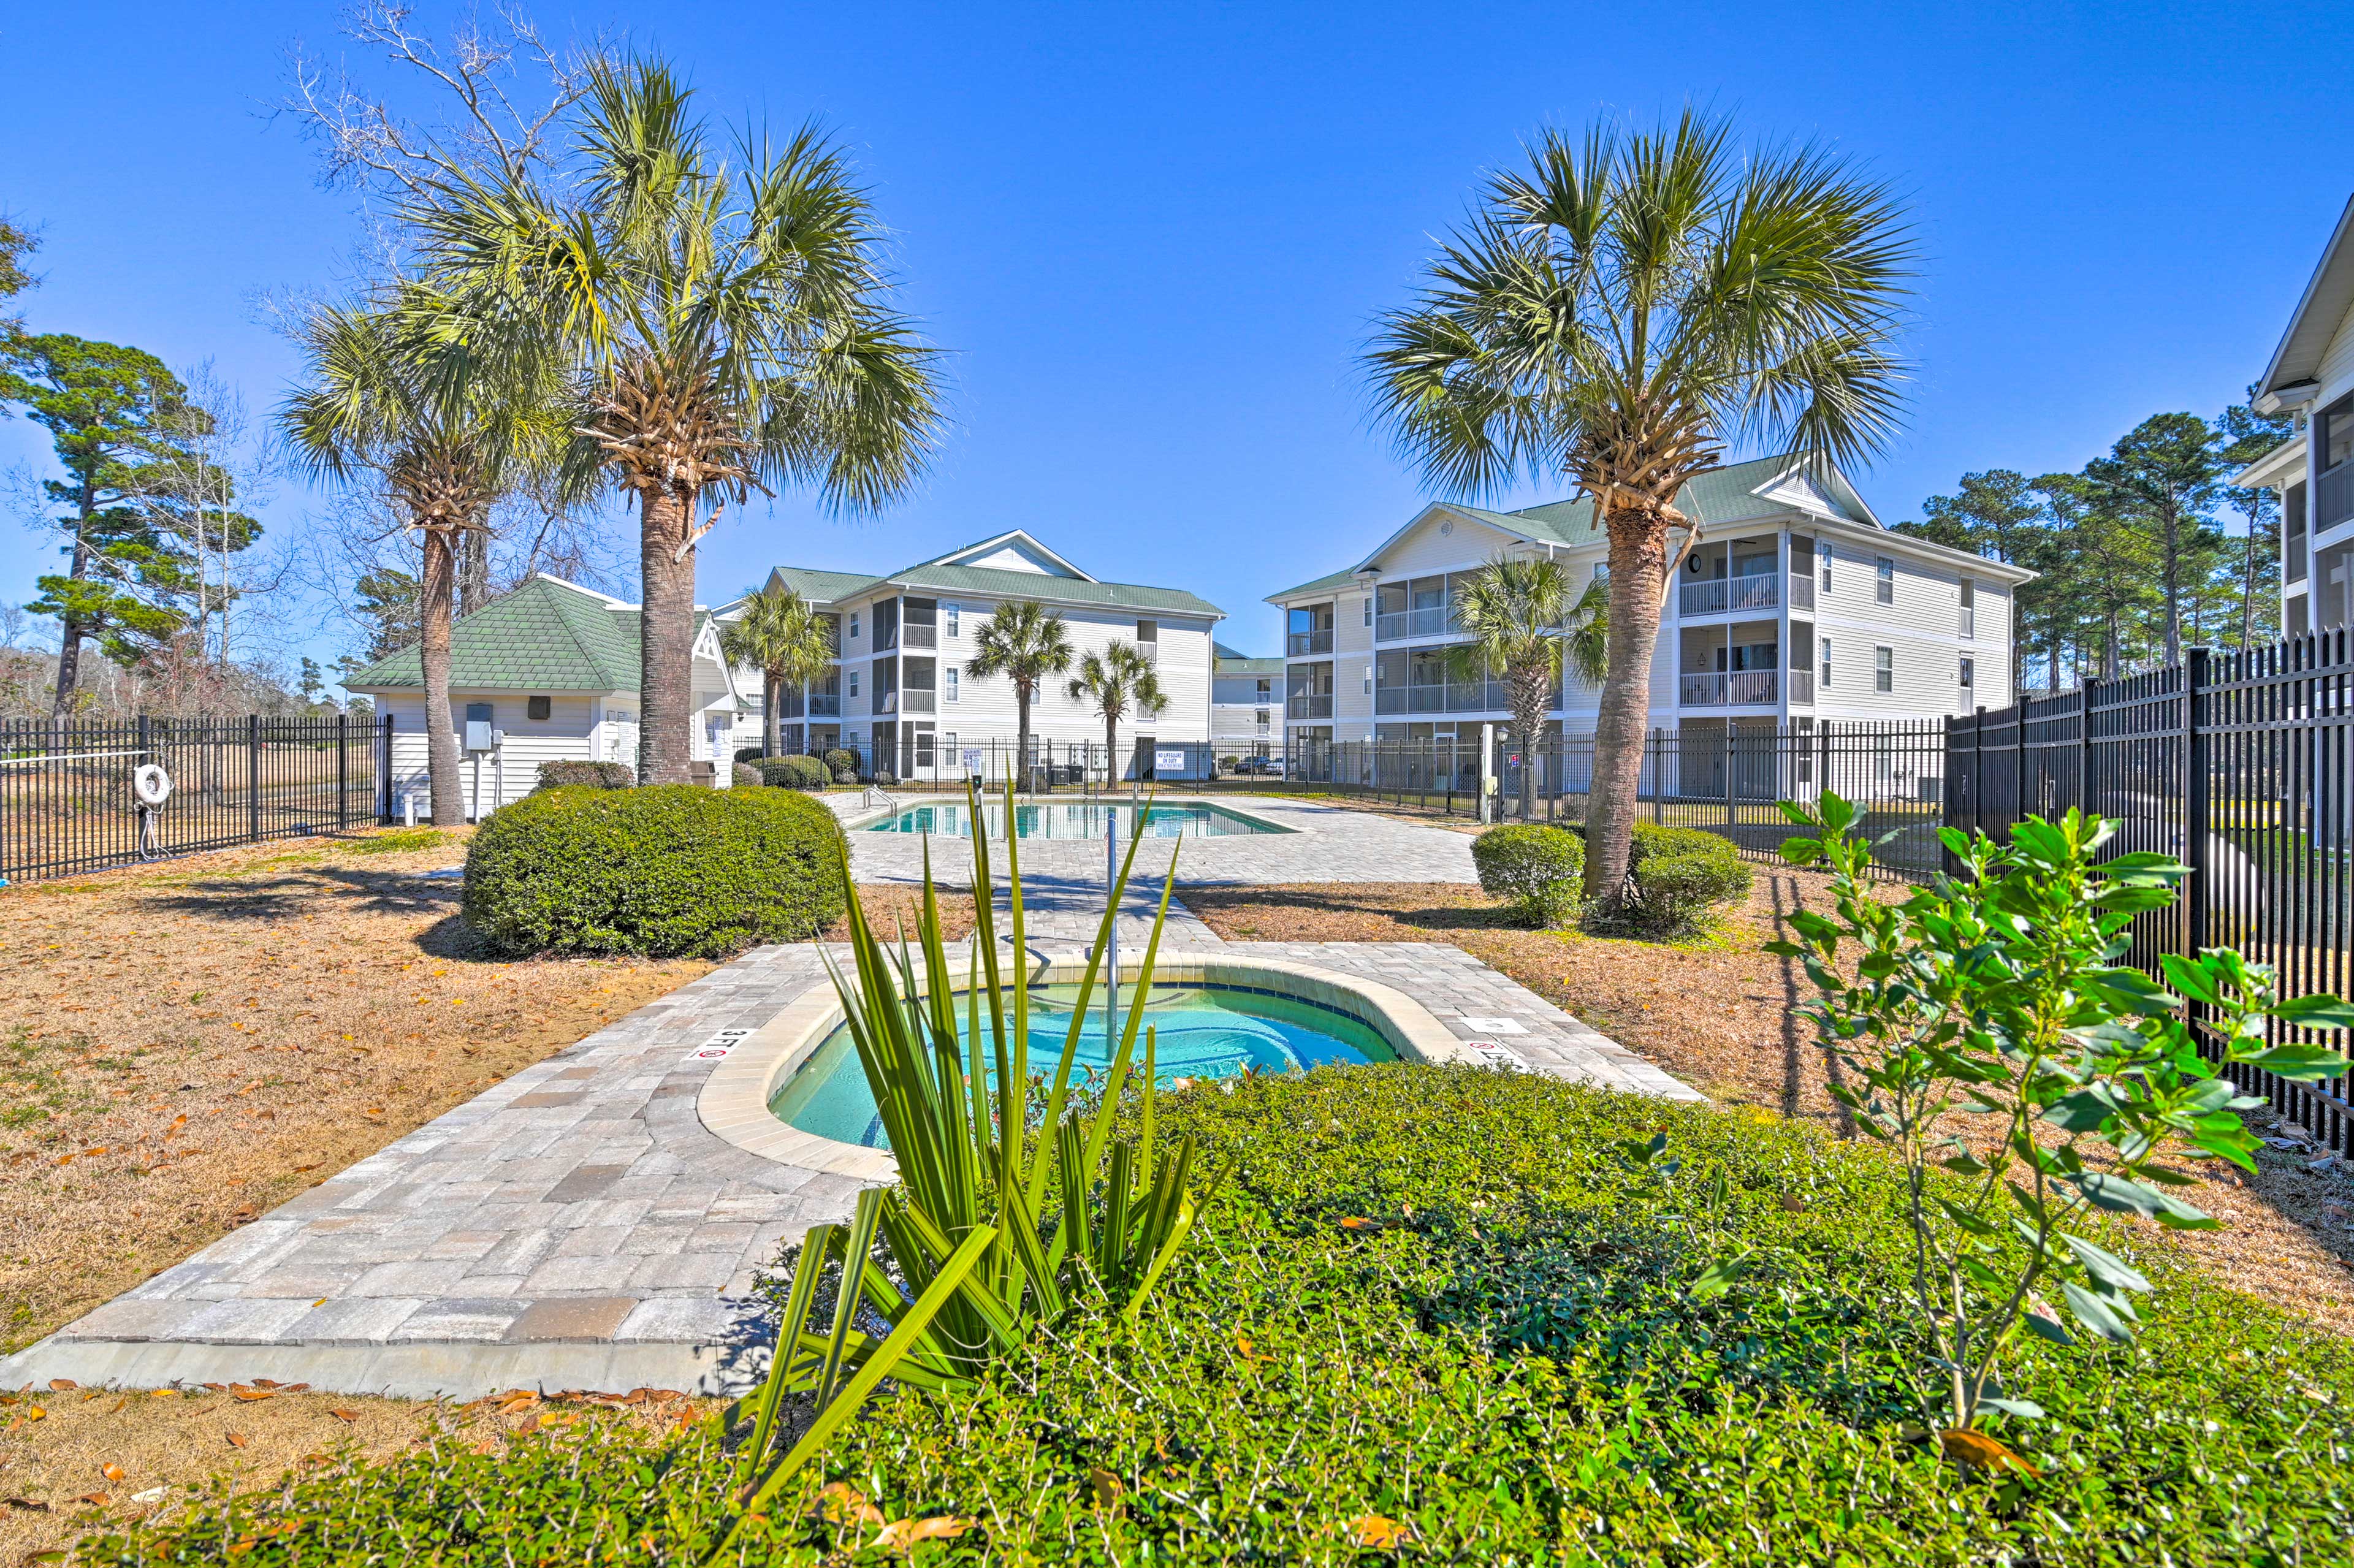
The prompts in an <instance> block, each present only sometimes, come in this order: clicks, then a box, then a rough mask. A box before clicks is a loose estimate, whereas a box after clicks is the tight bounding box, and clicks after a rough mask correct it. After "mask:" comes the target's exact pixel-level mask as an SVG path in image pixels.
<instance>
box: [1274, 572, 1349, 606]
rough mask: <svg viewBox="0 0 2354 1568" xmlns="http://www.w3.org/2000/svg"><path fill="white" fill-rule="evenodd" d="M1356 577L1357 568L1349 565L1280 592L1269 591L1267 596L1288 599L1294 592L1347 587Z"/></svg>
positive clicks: (1315, 591) (1300, 592) (1316, 591)
mask: <svg viewBox="0 0 2354 1568" xmlns="http://www.w3.org/2000/svg"><path fill="white" fill-rule="evenodd" d="M1356 577H1357V568H1356V567H1350V568H1349V569H1348V570H1346V571H1341V572H1329V573H1327V574H1326V575H1324V576H1323V577H1318V578H1317V579H1316V580H1315V581H1313V582H1305V583H1301V584H1299V586H1298V587H1297V588H1285V589H1283V590H1282V591H1281V592H1280V593H1271V594H1269V595H1267V598H1269V599H1289V598H1291V597H1292V596H1293V595H1295V594H1303V593H1321V592H1323V591H1324V590H1325V589H1326V588H1347V587H1348V586H1349V585H1350V584H1351V583H1352V582H1353V581H1355V580H1356Z"/></svg>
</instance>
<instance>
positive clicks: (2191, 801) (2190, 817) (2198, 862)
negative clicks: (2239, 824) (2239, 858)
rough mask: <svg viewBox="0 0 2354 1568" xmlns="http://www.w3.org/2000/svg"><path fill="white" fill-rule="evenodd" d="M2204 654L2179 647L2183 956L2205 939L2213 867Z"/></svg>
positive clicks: (2202, 650) (2201, 650)
mask: <svg viewBox="0 0 2354 1568" xmlns="http://www.w3.org/2000/svg"><path fill="white" fill-rule="evenodd" d="M2208 658H2209V650H2207V649H2205V648H2188V649H2185V650H2184V651H2183V660H2182V770H2183V772H2182V841H2183V842H2182V848H2183V855H2182V858H2183V861H2184V863H2186V864H2188V865H2189V866H2190V886H2189V888H2188V889H2187V890H2186V891H2185V895H2184V897H2183V900H2182V924H2183V943H2182V951H2183V954H2184V956H2185V957H2192V956H2196V954H2197V953H2198V951H2199V949H2200V948H2203V947H2205V946H2206V945H2207V906H2208V888H2207V885H2208V882H2209V880H2210V877H2211V873H2212V871H2213V870H2214V867H2213V866H2212V864H2211V860H2212V857H2211V855H2210V854H2209V853H2207V841H2208V838H2209V835H2210V832H2211V828H2212V827H2213V822H2212V820H2211V819H2212V817H2213V813H2212V811H2211V810H2209V807H2208V800H2207V786H2208V778H2207V772H2208V761H2207V749H2208V736H2207V724H2206V718H2207V715H2206V714H2205V713H2203V712H2202V711H2200V710H2201V708H2202V706H2203V705H2204V704H2205V703H2206V700H2207V662H2208Z"/></svg>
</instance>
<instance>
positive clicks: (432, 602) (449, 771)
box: [417, 528, 466, 828]
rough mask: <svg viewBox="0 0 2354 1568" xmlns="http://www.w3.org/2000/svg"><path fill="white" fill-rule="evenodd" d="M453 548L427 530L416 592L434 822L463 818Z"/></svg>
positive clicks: (446, 537) (448, 823)
mask: <svg viewBox="0 0 2354 1568" xmlns="http://www.w3.org/2000/svg"><path fill="white" fill-rule="evenodd" d="M455 555H456V551H455V550H454V549H453V548H452V546H451V537H450V530H448V529H446V528H428V529H426V530H425V567H424V570H423V571H422V572H421V573H420V574H419V579H418V590H417V616H418V620H417V632H418V636H417V654H418V659H419V662H421V663H422V664H423V665H424V666H425V788H426V796H427V799H428V800H429V801H430V802H431V806H432V812H433V825H434V826H435V827H437V828H450V827H456V826H458V825H459V824H461V823H462V822H463V821H465V820H466V800H465V790H464V788H463V786H462V785H461V783H460V781H459V778H458V731H457V726H456V723H455V721H453V720H452V719H451V716H450V601H451V596H452V595H453V594H454V593H455V592H456V590H457V582H456V580H455V579H456V577H457V572H456V565H457V563H456V560H455V558H454V557H455Z"/></svg>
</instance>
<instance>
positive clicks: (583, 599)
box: [343, 575, 707, 693]
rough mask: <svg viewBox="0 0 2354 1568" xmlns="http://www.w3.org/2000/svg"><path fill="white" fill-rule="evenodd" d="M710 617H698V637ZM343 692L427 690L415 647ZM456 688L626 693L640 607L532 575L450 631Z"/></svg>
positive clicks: (356, 678) (634, 669)
mask: <svg viewBox="0 0 2354 1568" xmlns="http://www.w3.org/2000/svg"><path fill="white" fill-rule="evenodd" d="M705 620H707V617H706V616H705V615H703V614H700V613H698V614H697V616H696V618H695V626H696V631H697V634H698V635H700V632H701V630H702V627H703V626H704V624H705ZM343 684H344V688H345V690H346V691H354V692H358V691H403V690H410V691H415V690H422V689H423V688H424V685H425V663H424V660H423V658H422V657H421V656H420V655H419V652H418V651H417V649H416V648H415V647H413V646H412V647H408V648H404V649H402V650H401V651H400V652H398V653H393V654H388V655H387V656H386V657H384V658H382V659H379V660H377V661H376V662H375V663H373V664H371V665H369V666H368V667H367V668H366V669H365V670H362V671H360V672H359V673H356V674H355V675H353V676H351V677H350V678H349V679H348V680H346V681H345V682H344V683H343ZM450 685H451V689H452V690H466V691H515V692H547V693H553V692H627V691H634V690H636V689H637V685H638V607H637V606H635V605H631V604H623V603H622V602H621V601H620V600H619V599H612V598H610V597H608V596H607V595H605V594H601V593H597V592H595V591H593V590H591V589H588V588H581V587H579V586H578V585H577V584H574V583H568V582H566V581H564V580H563V579H562V578H561V577H546V576H539V575H535V576H533V577H527V578H525V581H524V584H523V586H522V587H521V588H516V589H515V590H514V592H513V593H511V594H509V595H507V596H506V597H505V598H504V599H493V600H492V601H491V602H490V603H489V604H486V605H484V606H483V607H482V609H478V610H476V611H474V612H473V613H472V615H461V616H460V617H459V618H458V619H457V620H455V621H453V622H452V623H451V628H450Z"/></svg>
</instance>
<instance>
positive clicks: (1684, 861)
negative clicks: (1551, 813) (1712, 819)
mask: <svg viewBox="0 0 2354 1568" xmlns="http://www.w3.org/2000/svg"><path fill="white" fill-rule="evenodd" d="M1563 826H1564V827H1565V828H1567V829H1568V831H1569V832H1571V833H1574V834H1575V835H1576V837H1577V840H1578V842H1579V845H1580V847H1581V848H1582V847H1583V846H1584V843H1585V823H1583V822H1565V823H1564V824H1563ZM1628 872H1629V874H1630V875H1631V876H1632V877H1633V878H1634V883H1635V893H1634V898H1633V900H1632V901H1631V903H1630V904H1629V905H1628V908H1627V910H1626V913H1625V916H1623V918H1622V919H1621V920H1619V921H1617V922H1614V925H1615V927H1616V928H1617V929H1619V930H1622V931H1625V932H1627V933H1629V934H1631V935H1635V936H1642V937H1651V938H1676V937H1685V936H1690V935H1691V934H1692V933H1694V932H1696V931H1698V930H1699V929H1700V928H1701V927H1702V926H1703V925H1704V924H1705V923H1706V921H1707V916H1708V913H1709V911H1710V910H1712V909H1713V908H1714V907H1715V906H1718V905H1720V904H1724V903H1729V902H1730V901H1732V900H1734V899H1735V898H1745V897H1747V896H1748V895H1749V889H1750V887H1751V886H1752V885H1754V883H1755V880H1756V869H1755V867H1754V866H1752V865H1751V864H1750V863H1749V862H1747V861H1745V860H1744V859H1742V858H1741V849H1740V846H1739V845H1737V844H1735V843H1734V842H1733V841H1732V840H1731V839H1728V838H1726V837H1725V836H1724V835H1723V834H1722V833H1712V832H1709V831H1708V830H1707V829H1705V828H1671V827H1667V826H1664V825H1663V824H1660V823H1657V822H1637V823H1636V824H1635V835H1634V844H1633V851H1632V853H1630V854H1629V856H1628Z"/></svg>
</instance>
